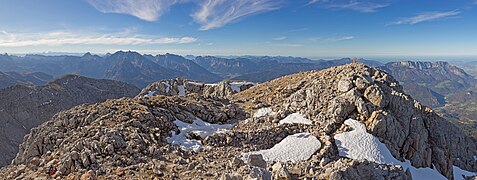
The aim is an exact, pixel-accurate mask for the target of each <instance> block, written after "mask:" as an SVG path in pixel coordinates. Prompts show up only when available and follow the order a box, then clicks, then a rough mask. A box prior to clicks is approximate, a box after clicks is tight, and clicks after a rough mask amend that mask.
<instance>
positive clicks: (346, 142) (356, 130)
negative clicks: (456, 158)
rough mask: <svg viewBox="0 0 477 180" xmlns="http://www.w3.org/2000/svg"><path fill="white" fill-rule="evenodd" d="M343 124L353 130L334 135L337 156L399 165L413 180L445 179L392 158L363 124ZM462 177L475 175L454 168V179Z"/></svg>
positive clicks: (383, 145) (352, 121) (432, 170)
mask: <svg viewBox="0 0 477 180" xmlns="http://www.w3.org/2000/svg"><path fill="white" fill-rule="evenodd" d="M345 124H346V125H348V126H350V127H351V128H352V129H353V130H352V131H349V132H344V133H341V134H337V135H335V137H334V138H335V140H336V145H337V146H338V151H339V155H340V156H343V157H348V158H351V159H358V160H364V159H366V160H368V161H372V162H376V163H379V164H389V165H400V166H402V167H403V169H404V170H406V169H407V168H409V170H410V171H411V174H412V178H413V179H418V180H420V179H429V180H438V179H447V178H445V177H444V176H443V175H441V174H440V173H439V172H438V171H437V170H436V169H432V168H416V167H414V166H412V165H411V163H410V162H409V160H407V161H406V162H401V161H399V160H397V159H396V158H394V157H393V156H392V154H391V152H390V151H389V149H388V148H387V147H386V145H385V144H383V143H381V142H380V141H379V139H378V138H377V137H375V136H374V135H372V134H369V133H368V132H366V127H365V126H364V124H363V123H361V122H359V121H356V120H353V119H348V120H346V121H345ZM462 175H465V176H470V175H475V173H472V172H468V171H464V170H462V169H460V168H458V167H456V166H454V179H463V177H462Z"/></svg>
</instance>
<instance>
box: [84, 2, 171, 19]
mask: <svg viewBox="0 0 477 180" xmlns="http://www.w3.org/2000/svg"><path fill="white" fill-rule="evenodd" d="M87 2H88V3H89V4H90V5H92V6H93V7H94V8H96V9H97V10H98V11H100V12H102V13H119V14H128V15H131V16H135V17H137V18H139V19H142V20H145V21H156V20H158V19H159V17H160V16H161V15H162V14H163V13H164V12H166V11H167V10H169V8H170V7H171V6H172V5H174V4H176V3H178V2H180V0H87Z"/></svg>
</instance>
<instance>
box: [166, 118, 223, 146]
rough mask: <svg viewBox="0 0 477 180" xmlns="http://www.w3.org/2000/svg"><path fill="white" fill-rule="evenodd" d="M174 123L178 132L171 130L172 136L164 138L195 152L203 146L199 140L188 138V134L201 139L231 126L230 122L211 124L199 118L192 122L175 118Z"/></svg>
mask: <svg viewBox="0 0 477 180" xmlns="http://www.w3.org/2000/svg"><path fill="white" fill-rule="evenodd" d="M174 124H176V126H177V127H178V129H179V131H180V133H179V134H176V133H175V132H174V131H173V132H172V136H171V137H167V138H166V140H167V142H168V143H170V144H175V145H179V146H180V147H181V148H182V149H185V150H193V151H195V152H199V151H200V150H202V149H203V148H204V147H203V145H202V143H201V142H200V140H196V139H188V138H187V135H188V134H190V133H193V134H195V135H198V136H200V137H201V138H202V139H205V138H206V137H208V136H210V135H213V134H215V133H223V132H226V131H227V130H228V129H230V128H232V125H231V124H211V123H208V122H205V121H203V120H201V119H199V118H197V119H196V120H194V121H193V122H192V124H189V123H186V122H183V121H180V120H175V121H174Z"/></svg>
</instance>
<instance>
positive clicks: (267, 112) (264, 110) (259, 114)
mask: <svg viewBox="0 0 477 180" xmlns="http://www.w3.org/2000/svg"><path fill="white" fill-rule="evenodd" d="M274 114H275V112H273V111H272V108H269V107H266V108H260V109H258V110H257V112H255V114H253V117H255V118H257V117H262V116H269V115H274Z"/></svg>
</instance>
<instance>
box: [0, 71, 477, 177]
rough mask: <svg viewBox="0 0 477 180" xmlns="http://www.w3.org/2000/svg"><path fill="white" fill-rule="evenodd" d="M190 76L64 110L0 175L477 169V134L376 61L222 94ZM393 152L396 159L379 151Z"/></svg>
mask: <svg viewBox="0 0 477 180" xmlns="http://www.w3.org/2000/svg"><path fill="white" fill-rule="evenodd" d="M165 82H167V83H168V85H169V86H166V85H165V84H164V83H165ZM188 82H189V81H187V80H171V81H164V82H156V83H154V84H153V85H151V86H150V87H148V88H146V89H144V90H143V92H142V93H141V95H139V96H137V97H135V98H134V99H128V98H123V99H116V100H108V101H106V102H104V103H98V104H93V105H81V106H77V107H75V108H73V109H70V110H67V111H64V112H61V113H58V114H57V115H55V116H54V117H53V118H52V119H51V120H50V121H47V122H45V123H44V124H42V125H41V126H39V127H38V128H35V129H33V130H32V132H31V133H30V134H28V135H27V136H26V137H25V139H24V142H23V143H22V144H21V146H20V152H19V153H18V155H17V157H16V158H15V160H14V164H13V165H12V166H9V167H6V168H3V169H1V170H0V175H2V176H3V177H7V178H17V177H22V178H35V177H43V178H47V177H50V178H57V179H61V178H80V177H82V178H93V177H99V178H105V179H111V178H142V179H144V178H147V179H151V178H154V177H156V178H163V179H175V178H180V179H190V178H204V179H210V178H218V177H221V178H223V179H234V178H238V179H241V178H242V179H250V178H262V179H268V178H272V177H273V178H276V179H279V178H284V179H303V178H317V179H410V178H411V176H412V177H415V176H418V175H422V174H419V173H416V172H418V171H419V172H421V171H426V172H428V173H432V174H433V176H436V177H440V178H449V179H453V178H454V173H456V174H458V175H457V176H456V177H459V175H460V174H461V173H462V172H463V171H462V170H460V168H461V169H464V170H468V171H476V170H477V166H476V160H475V156H476V155H477V152H476V151H477V147H476V145H475V142H474V141H473V140H471V139H469V138H468V137H466V136H465V135H463V134H462V133H461V132H460V131H459V130H458V129H457V128H456V127H455V126H453V125H452V124H450V123H448V122H447V121H445V120H444V119H442V118H440V117H439V116H438V115H436V114H435V113H434V112H432V110H431V109H429V108H427V107H425V106H422V105H421V104H420V103H419V102H417V101H415V100H413V99H412V98H411V97H409V96H408V95H406V94H404V93H403V91H402V87H401V86H400V85H399V83H398V82H397V81H396V80H394V78H393V77H392V76H390V75H389V74H387V73H385V72H383V71H381V70H378V69H375V68H370V67H367V66H364V65H360V64H351V65H344V66H338V67H332V68H329V69H326V70H322V71H310V72H304V73H299V74H294V75H290V76H285V77H282V78H279V79H276V80H273V81H270V82H266V83H263V84H258V85H256V86H253V87H251V88H249V89H247V90H244V91H241V92H240V93H236V94H232V95H227V96H224V97H221V98H214V96H204V94H205V93H202V94H201V93H184V94H183V93H182V92H185V91H182V90H180V89H186V86H187V85H186V84H187V83H188ZM174 84H177V89H175V87H174V88H172V87H173V86H174ZM163 85H164V86H163ZM192 85H197V86H198V87H202V88H203V86H205V85H200V84H198V83H197V82H193V83H192ZM180 86H182V88H179V87H180ZM167 87H169V88H167ZM167 89H168V90H167ZM173 89H174V90H173ZM197 89H198V90H196V91H194V90H193V88H190V92H203V89H201V88H197ZM222 89H223V88H222ZM231 89H233V88H231ZM151 90H155V91H156V92H153V91H151ZM157 94H159V96H156V95H157ZM350 119H355V120H357V121H354V120H350ZM350 122H353V123H354V125H353V124H351V123H350ZM359 126H362V128H361V129H360V128H358V127H359ZM358 130H359V131H360V133H361V135H363V137H366V138H364V139H361V140H360V142H365V141H370V142H372V143H370V144H366V147H368V146H369V147H370V148H372V149H373V148H374V149H373V150H375V151H373V152H377V153H375V154H373V153H371V156H369V155H368V156H362V158H356V157H355V156H352V155H353V153H354V152H355V151H356V150H359V148H360V147H359V146H356V147H354V148H357V149H346V148H349V147H347V146H344V145H346V142H344V141H343V139H341V138H339V137H343V134H346V133H353V132H357V131H358ZM356 137H358V136H356ZM378 147H379V148H378ZM366 151H368V150H367V149H365V150H362V152H358V153H359V154H366ZM383 152H387V153H389V156H387V157H386V158H387V159H392V160H393V162H395V163H394V164H388V163H387V161H381V160H376V159H379V158H380V157H381V156H383V154H380V153H383ZM386 158H385V159H386ZM405 163H409V164H407V165H406V166H396V164H405ZM459 167H460V168H459ZM455 170H459V171H455ZM45 171H46V172H45ZM466 173H467V174H466V175H472V173H470V172H466Z"/></svg>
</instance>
